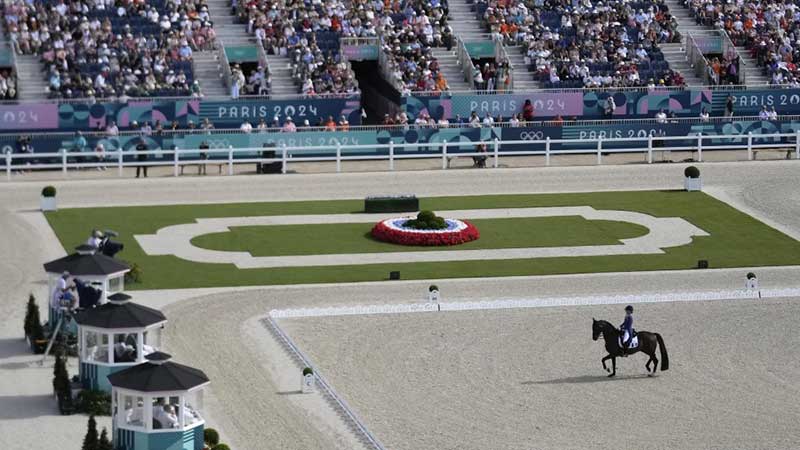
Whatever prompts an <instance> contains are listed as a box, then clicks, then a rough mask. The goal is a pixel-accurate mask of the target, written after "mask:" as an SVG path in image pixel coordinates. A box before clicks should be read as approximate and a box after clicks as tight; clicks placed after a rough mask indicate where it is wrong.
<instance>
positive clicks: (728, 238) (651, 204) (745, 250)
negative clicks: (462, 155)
mask: <svg viewBox="0 0 800 450" xmlns="http://www.w3.org/2000/svg"><path fill="white" fill-rule="evenodd" d="M420 206H421V208H423V209H431V210H434V211H437V212H441V211H446V210H451V209H482V208H522V207H544V206H592V207H594V208H595V209H616V210H628V211H639V212H643V213H646V214H651V215H653V216H659V217H683V218H684V219H686V220H688V221H690V222H692V223H693V224H695V225H697V226H698V227H700V228H702V229H703V230H705V231H707V232H708V233H710V236H706V237H696V238H695V239H694V241H693V242H692V244H690V245H686V246H681V247H675V248H669V249H666V253H665V254H662V255H624V256H596V257H563V258H538V259H521V260H484V261H454V262H447V263H441V262H435V263H416V264H411V263H406V264H375V265H357V266H336V267H305V268H272V269H244V270H242V269H237V268H236V267H234V266H233V265H230V264H201V263H195V262H191V261H185V260H182V259H179V258H177V257H174V256H148V255H145V254H144V252H143V251H142V249H141V248H140V247H139V246H138V244H137V243H136V241H135V239H134V238H133V235H134V234H152V233H155V231H156V230H158V229H159V228H162V227H165V226H168V225H175V224H180V223H189V222H193V221H194V219H195V218H201V217H206V218H211V217H238V216H262V215H288V214H326V213H330V214H334V213H335V214H339V213H353V212H359V211H361V210H362V208H363V201H362V200H342V201H314V202H275V203H231V204H210V205H169V206H136V207H110V208H73V209H63V210H59V211H57V212H52V213H47V214H46V217H47V220H48V221H49V222H50V225H51V226H52V227H53V229H54V230H55V232H56V235H57V236H58V238H59V240H60V241H61V243H62V245H63V246H64V248H66V249H69V250H71V249H72V248H73V247H75V246H76V245H78V244H80V243H82V242H83V241H85V239H86V237H87V236H88V233H89V231H90V230H91V229H92V228H108V229H113V230H116V231H118V232H119V233H120V237H119V239H120V240H121V241H122V242H123V243H124V244H125V250H124V251H123V252H122V253H120V254H119V257H120V258H122V259H125V260H127V261H129V262H135V263H138V264H139V265H140V266H141V268H142V271H143V278H142V282H141V283H139V284H135V285H130V286H129V288H130V289H160V288H188V287H212V286H244V285H264V284H293V283H322V282H348V281H372V280H385V279H387V277H388V272H389V271H390V270H400V271H401V273H402V278H403V279H434V278H452V277H482V276H513V275H544V274H564V273H589V272H617V271H638V270H663V269H689V268H693V267H695V266H696V264H697V260H698V259H707V260H709V263H710V266H711V267H712V268H719V267H743V266H778V265H793V264H800V242H797V241H795V240H794V239H792V238H790V237H788V236H786V235H785V234H783V233H781V232H779V231H777V230H775V229H773V228H771V227H769V226H767V225H765V224H763V223H762V222H760V221H758V220H756V219H754V218H753V217H750V216H748V215H746V214H744V213H742V212H741V211H738V210H736V209H735V208H733V207H731V206H729V205H727V204H725V203H723V202H720V201H718V200H716V199H714V198H712V197H710V196H707V195H705V194H703V193H696V192H693V193H687V192H683V191H637V192H598V193H575V194H531V195H488V196H471V197H435V198H424V199H421V201H420ZM444 215H446V214H444ZM553 219H562V220H564V221H566V222H570V219H569V218H553ZM533 220H534V219H524V221H526V222H527V226H533V225H534V222H529V221H533ZM536 220H540V219H536ZM475 222H476V225H478V227H479V229H480V230H481V233H482V237H481V239H479V240H478V241H476V242H474V243H472V244H467V245H474V246H483V245H486V247H473V248H488V247H490V248H500V247H503V246H506V247H507V246H518V245H516V244H512V242H522V241H523V240H524V241H525V242H527V243H528V244H529V245H547V246H549V245H586V244H587V242H586V241H583V239H587V240H590V241H591V242H588V243H590V244H592V243H593V244H603V243H609V242H616V240H618V239H620V238H625V237H632V236H636V235H639V234H641V231H640V230H639V229H638V227H637V226H635V225H632V224H619V223H617V222H601V221H591V222H590V223H586V222H585V221H584V223H580V221H574V220H573V222H571V225H574V227H575V228H574V229H573V228H571V227H567V226H555V225H554V224H555V223H556V222H550V225H548V230H549V232H547V233H545V232H542V233H539V234H536V233H534V232H531V231H527V232H525V233H522V232H520V231H521V227H516V226H512V225H509V224H503V223H499V222H503V220H488V221H487V222H498V223H491V224H489V228H488V229H484V225H481V224H480V222H483V221H475ZM598 222H599V223H598ZM517 223H520V222H517ZM309 227H316V225H312V226H309ZM347 227H348V229H349V230H353V233H354V234H350V233H348V232H346V231H344V229H343V230H339V231H332V230H330V229H328V230H327V231H326V233H327V234H325V237H327V240H321V239H320V238H319V236H320V234H319V233H315V234H314V235H315V238H314V239H311V238H310V233H304V232H302V231H298V230H297V229H296V227H287V229H286V230H282V232H283V234H284V236H285V237H286V238H285V239H280V240H275V241H273V242H272V244H270V243H268V242H267V241H262V242H261V243H260V244H259V245H258V246H254V247H253V248H252V249H251V248H247V249H245V248H244V247H243V244H242V243H241V242H243V239H244V238H245V236H247V234H248V233H251V234H252V233H258V232H259V228H261V229H262V230H263V227H242V228H240V229H236V230H234V232H232V233H222V234H219V235H209V236H202V237H199V238H198V239H197V241H198V243H199V244H202V245H203V246H209V247H211V248H224V249H228V250H237V249H238V250H248V251H254V253H256V254H257V255H258V254H262V252H264V253H263V254H276V255H277V254H309V253H325V252H328V253H331V252H339V251H341V250H337V249H343V248H349V249H352V250H351V251H362V250H355V249H354V247H352V246H351V245H352V244H353V243H357V245H359V246H360V247H359V248H367V247H369V248H372V249H373V250H371V251H386V250H385V248H386V247H384V246H387V245H390V244H383V243H376V242H370V241H369V240H368V239H367V238H366V237H365V234H366V233H367V232H368V231H369V225H361V226H360V227H359V225H355V226H353V227H352V228H349V227H350V226H349V225H348V226H347ZM504 227H505V228H506V229H509V230H510V232H509V233H506V236H500V235H499V234H495V232H496V231H498V232H499V230H500V229H501V228H504ZM509 227H510V228H509ZM598 227H599V228H605V227H609V228H606V229H602V230H601V229H598ZM270 228H274V227H270ZM290 228H295V229H290ZM579 233H587V234H591V237H587V236H583V235H578V234H579ZM342 234H345V235H346V239H347V242H345V241H344V240H342V242H338V241H339V240H341V239H342ZM223 235H227V236H223ZM598 236H599V237H598ZM250 237H252V236H250ZM259 239H265V238H263V237H260V238H259ZM484 239H486V240H484ZM601 239H604V241H601ZM333 241H336V242H333ZM490 241H493V242H494V243H493V244H492V245H489V244H486V242H490ZM565 242H567V243H568V244H565ZM237 245H238V246H239V247H238V248H237V247H236V246H237ZM269 245H273V247H274V248H271V249H270V248H267V246H269ZM218 246H222V247H218ZM379 248H380V249H379ZM453 248H454V247H448V250H452V249H453ZM465 248H466V247H465ZM391 249H392V251H399V250H404V249H403V248H402V247H394V246H392V247H391ZM432 251H433V250H432ZM269 252H272V253H269Z"/></svg>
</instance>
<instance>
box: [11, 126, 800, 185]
mask: <svg viewBox="0 0 800 450" xmlns="http://www.w3.org/2000/svg"><path fill="white" fill-rule="evenodd" d="M715 141H716V143H715ZM742 141H744V142H742ZM756 141H758V142H756ZM761 141H763V142H761ZM481 142H484V143H486V144H488V145H489V146H490V148H491V150H490V151H488V152H478V151H472V152H470V151H466V152H465V151H461V147H463V146H465V145H466V146H472V145H476V144H478V142H472V143H464V142H455V143H450V144H448V142H447V141H446V140H445V141H442V142H428V143H424V144H419V143H402V144H401V143H397V144H396V143H394V142H393V141H390V142H389V143H388V144H366V145H341V144H336V145H319V146H293V147H288V146H281V147H278V148H277V149H276V150H277V151H278V154H279V156H276V157H274V158H261V157H252V156H251V155H253V154H254V153H255V154H261V152H262V151H263V150H264V148H237V149H235V148H232V147H230V148H227V149H204V150H200V149H187V150H182V149H175V150H149V151H142V152H132V151H128V152H125V151H122V150H118V151H113V152H106V154H105V158H106V159H105V160H103V161H98V160H96V159H97V155H95V154H93V153H70V152H68V151H67V150H62V151H61V152H58V153H35V154H19V155H15V154H12V153H6V155H5V158H2V159H3V164H2V165H0V170H4V171H5V172H6V179H7V180H9V181H10V180H11V178H12V173H13V172H14V171H24V170H54V169H55V170H61V172H62V173H63V174H64V175H65V176H66V175H67V173H68V171H69V169H87V168H108V167H111V168H113V167H116V168H117V170H118V175H119V176H122V175H123V169H124V168H125V167H142V166H147V167H154V166H160V167H173V175H174V176H179V175H180V169H181V167H183V166H188V165H193V166H207V165H219V166H220V171H222V167H223V166H227V173H228V175H233V174H234V170H233V166H234V164H242V163H276V162H278V163H280V164H281V173H284V174H285V173H287V171H288V166H289V164H290V163H291V164H294V163H300V162H335V163H336V172H341V171H342V162H345V161H386V162H387V163H388V167H387V168H388V170H390V171H393V170H395V162H396V161H398V160H411V159H434V160H436V159H438V160H440V161H441V168H442V169H443V170H444V169H448V168H449V167H450V162H451V159H453V158H458V157H470V158H472V157H475V158H484V159H485V160H488V159H489V158H491V159H492V162H491V166H492V167H494V168H497V167H499V159H500V157H504V158H505V157H511V156H544V158H545V165H546V166H550V160H551V157H553V156H559V155H596V157H597V159H596V164H597V165H601V164H603V157H604V155H607V154H617V153H619V154H636V153H639V154H642V155H643V156H644V161H645V162H646V163H648V164H651V163H653V154H654V153H657V152H669V151H684V152H692V153H697V161H698V162H702V161H703V152H707V151H745V150H746V151H747V159H748V160H750V161H752V160H753V159H754V156H755V152H757V151H759V150H769V149H773V150H774V149H778V150H781V151H786V152H787V157H788V156H789V154H790V153H792V152H793V153H794V155H795V159H800V131H798V132H797V133H775V134H753V133H748V134H747V135H736V136H704V135H697V136H655V135H653V134H649V135H647V136H642V137H630V138H603V137H598V138H597V141H596V145H594V144H593V142H592V143H591V146H590V148H589V147H587V140H586V139H550V138H547V139H545V140H515V141H500V140H497V139H495V140H493V141H481ZM720 142H721V143H720ZM611 143H627V144H630V145H633V146H632V147H628V148H609V147H608V144H611ZM556 144H557V145H558V148H553V146H554V145H556ZM448 146H450V147H453V148H454V149H455V150H453V148H450V147H448ZM515 146H518V147H521V150H511V151H508V150H506V149H507V148H513V147H515ZM501 147H504V149H503V150H502V151H501ZM537 147H543V150H531V148H537ZM421 148H424V149H425V151H424V152H423V151H420V149H421ZM449 148H450V149H449ZM407 149H410V151H415V152H416V153H397V151H398V150H401V151H403V150H407ZM201 151H202V152H205V153H207V154H209V155H214V156H222V157H223V158H224V159H198V157H199V154H200V152H201ZM359 151H361V152H367V153H359ZM378 151H380V153H378ZM384 151H385V152H386V153H385V154H384ZM350 152H353V153H356V154H352V155H345V154H344V153H350ZM369 152H373V153H372V154H370V153H369ZM319 153H328V154H330V155H332V156H319V155H318V154H319ZM126 155H127V156H128V158H129V159H130V158H131V157H133V156H138V155H155V156H158V157H161V158H162V159H161V160H159V161H131V160H129V161H126V160H125V157H126ZM181 155H184V157H190V158H194V159H182V158H181ZM309 155H310V156H309ZM662 155H663V153H662ZM240 156H241V157H240ZM165 157H167V158H165ZM169 157H171V158H169ZM70 158H73V159H75V158H86V159H95V161H94V162H77V161H75V162H71V161H69V159H70ZM38 160H48V161H49V162H45V163H42V162H40V161H38ZM31 161H33V162H31ZM53 161H55V162H53Z"/></svg>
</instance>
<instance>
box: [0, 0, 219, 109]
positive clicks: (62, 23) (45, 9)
mask: <svg viewBox="0 0 800 450" xmlns="http://www.w3.org/2000/svg"><path fill="white" fill-rule="evenodd" d="M3 20H4V22H5V26H6V29H7V30H8V33H9V36H10V39H11V42H12V44H13V45H14V47H15V49H16V51H18V52H19V53H22V54H26V55H38V56H39V57H40V58H41V61H42V62H43V63H44V64H45V67H46V73H44V74H43V77H44V78H45V79H46V80H47V83H48V90H49V95H50V96H51V97H64V98H80V97H125V96H127V97H146V96H154V95H159V96H165V95H195V96H199V95H200V89H199V85H198V84H197V83H196V82H195V81H194V80H193V70H192V54H193V52H195V51H198V50H205V49H210V48H213V47H214V45H215V38H216V36H215V32H214V29H213V24H212V22H211V20H210V16H209V13H208V7H207V5H206V4H205V0H185V1H182V0H153V1H148V2H145V1H125V0H94V1H90V0H67V1H65V0H54V1H52V2H51V1H48V2H41V1H30V0H9V1H6V2H5V3H4V10H3Z"/></svg>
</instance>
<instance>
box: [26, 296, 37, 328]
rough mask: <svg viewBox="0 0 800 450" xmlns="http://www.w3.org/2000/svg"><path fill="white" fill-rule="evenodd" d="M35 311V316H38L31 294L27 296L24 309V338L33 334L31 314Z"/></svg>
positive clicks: (34, 300) (34, 299)
mask: <svg viewBox="0 0 800 450" xmlns="http://www.w3.org/2000/svg"><path fill="white" fill-rule="evenodd" d="M34 310H36V316H37V317H38V316H39V306H38V305H37V304H36V298H35V297H34V296H33V294H30V295H29V296H28V304H27V306H26V308H25V336H30V335H31V334H32V333H33V321H34V317H33V313H34Z"/></svg>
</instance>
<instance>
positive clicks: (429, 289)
mask: <svg viewBox="0 0 800 450" xmlns="http://www.w3.org/2000/svg"><path fill="white" fill-rule="evenodd" d="M438 290H439V286H437V285H435V284H432V285H430V286H428V292H433V291H438Z"/></svg>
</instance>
